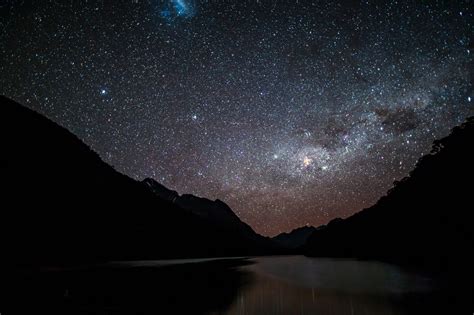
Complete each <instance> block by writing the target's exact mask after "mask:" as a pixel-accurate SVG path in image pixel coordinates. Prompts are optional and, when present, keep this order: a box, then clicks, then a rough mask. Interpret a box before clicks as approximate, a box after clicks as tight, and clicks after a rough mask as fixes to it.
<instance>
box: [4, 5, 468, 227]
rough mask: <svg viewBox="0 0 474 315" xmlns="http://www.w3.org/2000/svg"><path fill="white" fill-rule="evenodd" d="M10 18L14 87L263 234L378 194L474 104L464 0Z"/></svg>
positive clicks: (118, 9) (29, 9)
mask: <svg viewBox="0 0 474 315" xmlns="http://www.w3.org/2000/svg"><path fill="white" fill-rule="evenodd" d="M0 12H1V24H0V31H1V33H0V39H1V43H0V52H1V56H2V57H1V60H0V92H1V93H2V94H5V95H7V96H9V97H11V98H13V99H15V100H17V101H19V102H21V103H23V104H25V105H27V106H28V107H30V108H32V109H35V110H37V111H39V112H41V113H43V114H45V115H46V116H48V117H50V118H51V119H53V120H54V121H56V122H58V123H59V124H61V125H63V126H65V127H66V128H68V129H69V130H71V131H72V132H73V133H75V134H76V135H78V136H79V137H80V138H81V139H82V140H83V141H84V142H86V143H87V144H88V145H90V146H91V147H92V148H93V149H94V150H95V151H97V152H98V153H99V154H100V156H101V157H102V158H103V159H104V160H105V161H106V162H108V163H110V164H111V165H113V166H114V167H115V168H116V169H117V170H119V171H121V172H123V173H125V174H127V175H129V176H131V177H133V178H135V179H139V180H141V179H143V178H145V177H153V178H155V179H156V180H157V181H159V182H161V183H163V184H164V185H166V186H168V187H169V188H172V189H175V190H177V191H178V192H180V193H193V194H196V195H200V196H204V197H207V198H211V199H216V198H219V199H221V200H223V201H225V202H226V203H228V204H229V205H230V206H231V207H232V208H233V209H234V211H235V212H236V213H237V214H238V215H239V216H240V217H241V218H242V219H243V220H244V221H246V222H248V223H249V224H250V225H252V226H253V227H254V228H255V229H256V231H258V232H260V233H264V234H266V235H274V234H276V233H279V232H282V231H287V230H291V229H292V228H295V227H297V226H301V225H305V224H311V225H316V226H317V225H320V224H325V223H327V222H328V221H329V220H331V219H333V218H335V217H347V216H349V215H351V214H353V213H355V212H357V211H359V210H361V209H362V208H364V207H367V206H369V205H371V204H373V203H374V202H376V201H377V199H378V198H380V197H381V196H382V195H384V194H385V192H386V191H387V189H389V188H390V187H391V186H392V183H393V181H394V180H398V179H400V178H402V177H403V176H405V175H407V174H408V172H409V171H410V170H411V169H412V168H413V167H414V165H415V163H416V160H417V159H418V158H419V157H420V156H421V155H422V154H424V153H426V152H429V149H430V144H431V142H432V141H433V140H434V139H436V138H439V137H442V136H444V135H446V134H447V133H448V132H449V130H450V129H451V128H452V127H454V126H455V125H457V124H459V123H461V122H462V121H463V120H464V119H465V118H466V117H467V116H470V115H473V114H474V105H473V102H471V99H472V98H473V97H474V95H473V92H472V82H471V80H472V71H471V69H472V68H473V59H472V54H473V52H474V49H473V48H472V34H473V28H472V21H473V6H472V4H470V2H469V1H434V0H433V1H409V2H408V1H407V2H405V1H313V2H309V1H296V2H295V1H288V2H284V1H263V0H262V1H217V0H216V1H186V0H174V1H154V0H152V1H139V0H134V1H88V2H85V1H59V0H58V1H37V2H29V1H23V2H19V1H6V2H2V4H1V6H0ZM25 127H27V126H25ZM71 180H74V179H71Z"/></svg>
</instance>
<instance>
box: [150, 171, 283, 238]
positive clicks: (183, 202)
mask: <svg viewBox="0 0 474 315" xmlns="http://www.w3.org/2000/svg"><path fill="white" fill-rule="evenodd" d="M143 183H144V184H145V185H146V186H148V187H149V188H150V190H151V191H152V192H153V193H155V194H156V195H157V196H158V197H160V198H161V199H164V200H166V201H169V202H170V203H173V204H175V205H177V206H178V207H180V208H182V209H185V210H188V211H190V212H191V213H193V214H195V215H196V216H198V217H199V218H201V219H203V220H205V221H207V222H209V223H211V224H213V225H218V226H219V227H220V228H222V229H224V230H226V231H228V232H230V233H235V234H237V235H239V236H241V237H242V238H243V239H246V240H248V241H251V242H254V243H256V244H260V246H262V247H266V246H270V247H271V246H274V243H273V242H272V241H271V240H270V239H269V238H266V237H263V236H261V235H259V234H257V233H255V231H254V230H253V229H252V228H251V227H250V226H249V225H248V224H247V223H245V222H243V221H242V220H240V218H239V217H238V216H237V215H236V214H235V213H234V212H233V211H232V209H231V208H230V207H229V206H228V205H227V204H226V203H224V202H223V201H221V200H219V199H216V200H215V201H212V200H209V199H206V198H200V197H196V196H194V195H190V194H183V195H179V194H178V193H177V192H176V191H174V190H170V189H168V188H166V187H165V186H163V185H162V184H160V183H158V182H157V181H155V180H154V179H152V178H146V179H144V180H143Z"/></svg>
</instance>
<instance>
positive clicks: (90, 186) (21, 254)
mask: <svg viewBox="0 0 474 315" xmlns="http://www.w3.org/2000/svg"><path fill="white" fill-rule="evenodd" d="M0 140H1V147H2V151H1V152H2V153H1V155H0V172H1V178H0V185H1V186H0V191H1V208H2V211H1V231H2V234H1V237H2V241H1V243H2V251H3V254H4V255H3V260H4V263H5V262H14V263H26V264H28V263H37V262H42V263H51V262H52V263H58V262H70V261H74V262H78V261H90V260H94V261H97V260H111V259H113V260H119V259H157V258H171V257H173V258H177V257H212V256H238V255H250V254H254V255H255V254H265V253H270V252H272V251H273V250H274V249H275V247H272V245H271V244H272V243H271V242H270V241H269V240H267V239H264V238H263V237H260V238H259V239H260V240H262V239H264V241H260V242H251V241H249V240H248V238H246V237H244V236H242V235H240V234H239V233H235V232H234V231H233V230H231V229H228V228H227V227H225V226H220V224H217V222H214V221H212V220H208V219H207V218H204V217H203V216H200V215H196V214H195V213H193V211H189V210H187V209H183V208H181V207H180V206H179V205H177V204H176V203H173V202H171V201H169V199H167V198H163V196H162V197H159V196H157V195H156V194H155V193H153V192H152V191H151V190H150V189H149V186H148V185H145V184H144V183H142V182H138V181H135V180H133V179H131V178H129V177H127V176H125V175H123V174H121V173H119V172H117V171H115V170H114V169H113V168H112V167H111V166H109V165H107V164H106V163H104V162H103V161H102V160H101V159H100V157H99V156H98V155H97V154H96V153H95V152H93V151H92V150H91V149H90V148H89V147H88V146H87V145H85V144H84V143H83V142H82V141H81V140H79V139H78V138H77V137H76V136H74V135H73V134H72V133H70V132H69V131H67V130H66V129H64V128H62V127H60V126H58V125H57V124H55V123H54V122H52V121H51V120H49V119H47V118H45V117H44V116H42V115H40V114H38V113H36V112H34V111H32V110H30V109H27V108H25V107H23V106H21V105H19V104H17V103H15V102H13V101H12V100H9V99H8V98H6V97H4V96H2V97H0ZM186 198H187V199H193V198H191V197H186ZM185 203H186V202H184V201H183V204H185ZM225 211H226V213H227V214H228V215H229V217H231V215H230V212H232V211H231V210H230V209H228V208H227V209H225ZM237 219H238V218H237ZM233 220H235V218H234V219H233ZM239 221H240V220H239ZM242 224H243V223H242ZM250 230H251V229H250ZM252 232H253V231H252Z"/></svg>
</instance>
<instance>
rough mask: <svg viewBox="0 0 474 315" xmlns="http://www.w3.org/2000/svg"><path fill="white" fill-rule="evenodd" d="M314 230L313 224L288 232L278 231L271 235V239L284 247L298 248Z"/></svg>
mask: <svg viewBox="0 0 474 315" xmlns="http://www.w3.org/2000/svg"><path fill="white" fill-rule="evenodd" d="M314 231H316V228H315V227H314V226H302V227H299V228H296V229H294V230H292V231H291V232H288V233H286V232H283V233H280V234H278V235H277V236H275V237H273V238H272V240H273V241H275V242H277V243H278V244H280V245H281V246H283V247H285V248H290V249H299V248H300V247H302V246H303V245H305V244H306V241H307V240H308V238H309V237H310V236H311V234H312V233H313V232H314Z"/></svg>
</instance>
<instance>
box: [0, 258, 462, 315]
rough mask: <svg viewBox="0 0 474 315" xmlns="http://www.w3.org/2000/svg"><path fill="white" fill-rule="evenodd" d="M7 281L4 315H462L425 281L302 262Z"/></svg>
mask: <svg viewBox="0 0 474 315" xmlns="http://www.w3.org/2000/svg"><path fill="white" fill-rule="evenodd" d="M8 279H9V281H8V282H3V283H2V289H3V290H4V291H3V292H2V299H1V305H0V307H1V309H0V312H1V314H28V313H29V314H378V315H383V314H392V315H394V314H463V313H464V312H463V310H462V305H463V301H459V300H456V296H457V295H456V292H452V290H451V291H450V292H447V291H444V290H443V289H442V287H441V286H440V285H439V283H438V282H437V281H436V280H435V279H432V278H430V277H428V276H426V275H420V274H415V273H412V272H408V271H406V270H402V269H400V268H398V267H396V266H393V265H388V264H383V263H377V262H367V261H365V262H364V261H355V260H336V259H318V258H306V257H302V256H286V257H264V258H254V259H241V258H236V259H222V260H210V261H209V260H208V261H199V260H198V261H193V260H183V261H174V262H173V261H171V262H163V261H145V262H134V263H114V264H106V265H99V266H83V267H80V268H69V269H65V268H61V269H58V268H57V269H52V268H50V269H42V270H36V271H31V270H29V271H25V270H24V271H22V272H19V271H17V272H15V273H9V277H8ZM465 314H470V312H468V311H466V312H465Z"/></svg>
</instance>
